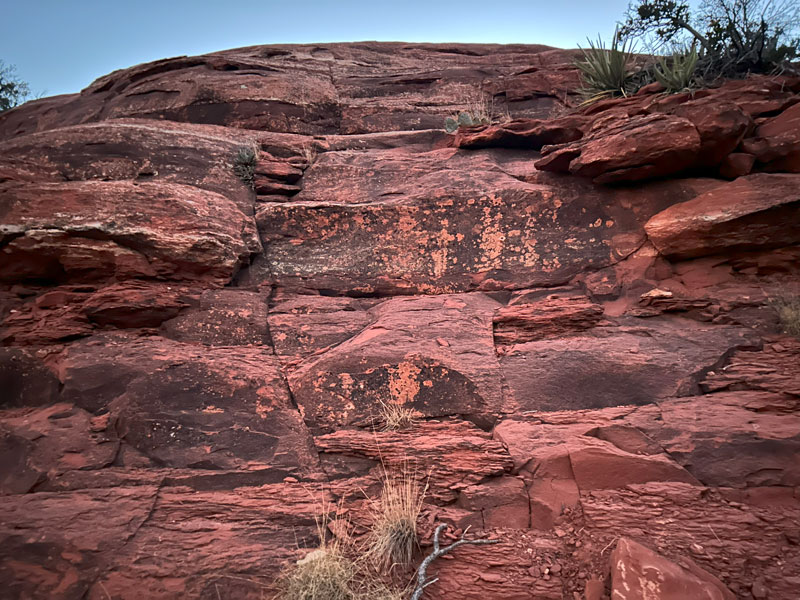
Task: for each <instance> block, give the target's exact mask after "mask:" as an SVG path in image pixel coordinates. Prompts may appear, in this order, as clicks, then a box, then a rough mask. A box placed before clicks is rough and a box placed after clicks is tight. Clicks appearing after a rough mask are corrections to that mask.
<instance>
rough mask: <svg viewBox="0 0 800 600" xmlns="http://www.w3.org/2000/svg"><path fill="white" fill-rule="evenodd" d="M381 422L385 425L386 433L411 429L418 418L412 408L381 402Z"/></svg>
mask: <svg viewBox="0 0 800 600" xmlns="http://www.w3.org/2000/svg"><path fill="white" fill-rule="evenodd" d="M379 420H380V422H381V423H382V424H383V430H384V431H399V430H401V429H411V427H413V426H414V423H416V421H417V418H416V413H415V412H414V409H412V408H408V407H406V406H403V405H402V404H395V403H393V402H384V401H383V400H380V415H379Z"/></svg>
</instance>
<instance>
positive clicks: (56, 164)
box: [0, 119, 258, 215]
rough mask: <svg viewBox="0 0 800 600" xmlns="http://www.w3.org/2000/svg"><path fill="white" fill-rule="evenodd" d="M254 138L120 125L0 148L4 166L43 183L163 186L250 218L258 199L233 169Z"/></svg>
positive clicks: (62, 131) (191, 128) (189, 126)
mask: <svg viewBox="0 0 800 600" xmlns="http://www.w3.org/2000/svg"><path fill="white" fill-rule="evenodd" d="M257 138H258V136H257V133H256V132H248V131H242V130H237V129H227V128H224V127H216V126H211V125H197V124H193V123H177V122H169V121H163V120H159V121H154V120H148V119H118V120H112V121H102V122H100V123H90V124H85V125H75V126H72V127H60V128H58V129H52V130H49V131H44V132H41V133H37V134H34V135H30V136H22V137H18V138H14V139H11V140H7V141H4V142H0V155H2V157H3V158H2V162H3V163H6V164H11V165H16V166H24V167H25V168H26V169H28V170H30V171H33V172H35V173H36V176H37V179H38V180H39V181H40V182H41V181H64V180H67V181H88V180H102V181H118V180H128V181H134V180H135V181H142V182H145V181H163V182H166V183H179V184H182V185H191V186H194V187H198V188H200V189H204V190H208V191H211V192H216V193H218V194H222V195H223V196H226V197H227V198H228V199H229V200H231V201H232V202H233V203H234V204H236V206H238V207H239V209H240V210H241V211H242V212H243V213H245V214H247V215H252V214H253V192H252V191H251V190H250V189H249V188H248V186H247V185H245V184H244V182H242V180H241V179H240V178H239V177H238V176H237V175H236V172H235V170H234V166H235V158H236V153H237V151H238V150H239V148H242V147H245V148H253V147H255V146H257Z"/></svg>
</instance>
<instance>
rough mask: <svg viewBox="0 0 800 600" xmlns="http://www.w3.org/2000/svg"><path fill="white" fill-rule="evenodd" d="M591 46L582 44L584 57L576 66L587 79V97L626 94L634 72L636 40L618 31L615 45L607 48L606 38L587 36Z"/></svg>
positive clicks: (584, 81) (588, 99) (585, 88)
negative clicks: (621, 36) (632, 67)
mask: <svg viewBox="0 0 800 600" xmlns="http://www.w3.org/2000/svg"><path fill="white" fill-rule="evenodd" d="M587 41H588V42H589V48H588V49H586V48H581V50H582V51H583V60H581V61H578V62H577V63H576V66H577V67H578V69H579V70H580V72H581V78H582V79H583V92H584V95H585V96H586V97H587V101H595V100H600V99H601V98H604V97H609V96H618V95H622V96H625V95H626V94H627V90H626V84H627V83H628V80H629V79H630V76H631V70H630V64H631V62H632V61H633V58H634V52H633V44H631V43H629V42H628V41H627V40H625V41H623V40H621V39H620V36H619V31H615V32H614V39H613V40H612V42H611V47H610V48H606V46H605V43H604V42H603V40H602V38H600V37H598V38H597V42H593V41H592V40H589V39H587Z"/></svg>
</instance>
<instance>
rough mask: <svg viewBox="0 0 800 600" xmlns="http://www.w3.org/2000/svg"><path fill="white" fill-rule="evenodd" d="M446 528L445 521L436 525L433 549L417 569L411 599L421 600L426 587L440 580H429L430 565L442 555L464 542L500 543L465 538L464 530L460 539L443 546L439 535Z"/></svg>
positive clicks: (478, 543)
mask: <svg viewBox="0 0 800 600" xmlns="http://www.w3.org/2000/svg"><path fill="white" fill-rule="evenodd" d="M446 528H447V525H446V524H445V523H440V524H439V525H437V526H436V530H435V531H434V532H433V551H432V552H431V553H430V554H429V555H428V556H426V557H425V560H423V561H422V563H421V564H420V565H419V569H417V587H416V589H415V590H414V594H413V595H412V596H411V600H420V598H422V592H423V591H424V590H425V588H426V587H428V586H429V585H431V584H433V583H436V582H437V581H439V578H438V577H436V578H434V579H431V580H430V581H429V580H428V567H430V566H431V563H432V562H433V561H435V560H436V559H437V558H439V557H440V556H444V555H445V554H448V553H449V552H452V551H453V550H455V549H456V548H458V547H459V546H463V545H464V544H473V545H476V546H477V545H483V544H499V543H500V540H467V539H464V536H465V535H466V534H467V532H466V531H464V533H463V534H461V539H460V540H458V541H455V542H453V543H452V544H450V545H449V546H445V547H444V548H442V547H441V546H440V544H439V536H440V535H441V533H442V531H444V530H445V529H446Z"/></svg>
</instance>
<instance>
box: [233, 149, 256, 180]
mask: <svg viewBox="0 0 800 600" xmlns="http://www.w3.org/2000/svg"><path fill="white" fill-rule="evenodd" d="M256 162H258V153H257V152H256V149H255V148H252V147H248V146H243V147H241V148H239V149H238V150H237V151H236V155H235V156H234V158H233V172H234V173H236V175H237V176H238V177H239V179H241V180H242V181H243V182H244V183H245V184H247V185H248V186H249V187H251V188H252V187H253V184H254V182H255V172H256Z"/></svg>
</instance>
